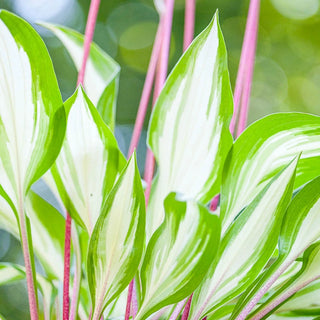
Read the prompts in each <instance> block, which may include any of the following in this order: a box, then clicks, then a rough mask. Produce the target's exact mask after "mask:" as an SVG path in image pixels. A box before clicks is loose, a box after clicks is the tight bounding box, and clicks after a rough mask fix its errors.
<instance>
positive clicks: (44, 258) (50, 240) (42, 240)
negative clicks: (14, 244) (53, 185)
mask: <svg viewBox="0 0 320 320" xmlns="http://www.w3.org/2000/svg"><path fill="white" fill-rule="evenodd" d="M0 208H1V211H0V226H1V228H3V229H4V230H6V231H8V232H9V233H11V234H12V235H13V236H14V237H16V238H17V239H19V229H18V224H17V220H16V218H15V215H14V213H13V211H12V208H11V207H10V206H9V204H8V203H7V202H6V201H5V200H4V199H3V198H1V197H0ZM25 210H26V213H27V214H28V217H29V219H30V223H31V234H32V240H33V248H34V251H35V254H36V256H37V258H38V259H39V261H40V262H41V264H42V267H43V268H44V271H45V272H46V274H47V276H48V277H49V278H52V279H60V280H62V279H63V265H64V264H63V252H64V249H63V248H64V229H65V219H64V218H63V216H62V215H61V214H60V213H59V212H58V211H57V210H56V209H55V208H53V207H52V206H51V205H50V204H49V203H47V202H46V201H45V200H44V199H42V198H41V197H40V196H38V195H37V194H36V193H34V192H33V191H29V192H28V194H27V198H26V200H25Z"/></svg>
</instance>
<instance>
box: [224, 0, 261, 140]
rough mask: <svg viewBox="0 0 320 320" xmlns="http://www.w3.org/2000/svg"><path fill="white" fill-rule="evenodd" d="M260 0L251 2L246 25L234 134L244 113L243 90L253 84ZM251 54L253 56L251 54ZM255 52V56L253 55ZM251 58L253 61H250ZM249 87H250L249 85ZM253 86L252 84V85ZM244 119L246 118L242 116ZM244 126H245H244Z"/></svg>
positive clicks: (237, 83)
mask: <svg viewBox="0 0 320 320" xmlns="http://www.w3.org/2000/svg"><path fill="white" fill-rule="evenodd" d="M259 10H260V0H251V1H250V6H249V13H248V19H247V24H246V30H245V35H244V40H243V45H242V50H241V57H240V64H239V69H238V74H237V80H236V86H235V91H234V113H233V117H232V119H231V123H230V131H231V133H232V134H233V133H234V130H235V126H236V122H237V118H238V114H239V112H240V114H241V113H242V112H243V111H242V107H241V110H239V109H240V99H241V96H242V94H243V88H244V86H245V84H244V83H245V82H251V81H252V77H251V78H250V77H247V73H248V67H249V66H251V67H249V71H250V69H251V68H253V65H254V55H255V51H256V42H257V30H258V21H259ZM250 52H251V54H250ZM252 52H253V55H252ZM250 58H251V59H250ZM247 86H248V85H247ZM250 86H251V84H250ZM247 103H248V101H247ZM242 118H243V119H244V118H246V117H244V116H242ZM242 126H243V124H242Z"/></svg>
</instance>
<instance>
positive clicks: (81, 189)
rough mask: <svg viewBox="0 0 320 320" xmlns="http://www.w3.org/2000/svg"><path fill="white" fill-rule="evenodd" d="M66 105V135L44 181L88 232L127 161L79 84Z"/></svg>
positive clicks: (91, 228) (90, 230)
mask: <svg viewBox="0 0 320 320" xmlns="http://www.w3.org/2000/svg"><path fill="white" fill-rule="evenodd" d="M65 108H66V112H67V114H68V120H67V130H66V137H65V140H64V142H63V145H62V149H61V152H60V154H59V157H58V158H57V160H56V162H55V163H54V165H53V166H52V168H51V171H50V172H51V173H50V175H49V174H48V175H46V176H45V181H46V182H47V183H48V184H49V186H51V187H52V189H55V188H56V189H57V190H58V193H59V196H60V198H61V200H62V202H63V204H64V206H65V208H66V210H67V211H68V212H69V214H70V215H71V216H72V218H73V219H75V220H76V221H77V222H78V223H79V224H80V225H81V226H82V227H83V228H84V229H86V230H87V231H88V232H89V234H91V232H92V230H93V227H94V225H95V222H96V221H97V219H98V217H99V215H100V213H101V208H102V204H103V203H104V201H105V199H106V197H107V196H108V193H109V192H110V190H111V188H112V187H113V185H114V182H115V180H116V178H117V176H118V174H119V172H120V171H121V170H122V169H123V167H124V165H125V162H126V161H125V158H124V156H123V155H122V153H121V152H120V150H119V148H118V145H117V141H116V139H115V138H114V136H113V134H112V132H111V130H110V129H109V128H108V126H107V125H106V124H105V123H104V122H103V120H102V118H101V117H100V115H99V113H98V111H97V110H96V108H95V107H94V105H93V104H92V103H91V102H90V100H89V98H88V97H87V96H86V94H85V92H84V91H83V89H82V88H81V87H79V88H78V89H77V91H76V92H75V94H74V95H73V96H72V97H71V98H70V99H69V100H67V101H66V102H65ZM51 174H52V176H51ZM52 177H53V179H52Z"/></svg>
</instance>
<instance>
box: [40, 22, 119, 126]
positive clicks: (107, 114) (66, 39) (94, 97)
mask: <svg viewBox="0 0 320 320" xmlns="http://www.w3.org/2000/svg"><path fill="white" fill-rule="evenodd" d="M41 25H42V26H44V27H46V28H48V29H49V30H51V31H52V32H53V33H54V34H55V35H56V36H57V37H58V39H59V40H60V41H61V42H62V43H63V45H64V46H65V48H66V49H67V50H68V52H69V54H70V56H71V58H72V60H73V62H74V64H75V66H76V68H77V70H78V71H79V70H80V68H81V64H82V59H83V44H84V36H83V35H82V34H80V33H78V32H76V31H74V30H72V29H69V28H66V27H62V26H56V25H52V24H48V23H41ZM119 75H120V66H119V65H118V64H117V63H116V62H115V61H114V60H113V59H112V58H111V57H110V56H109V55H107V54H106V53H105V52H104V51H103V50H102V49H101V48H100V47H99V46H97V45H96V44H95V43H91V47H90V53H89V59H88V62H87V66H86V76H85V79H84V87H85V88H86V92H87V94H88V96H89V98H90V100H91V101H92V102H93V104H94V105H95V106H96V107H97V109H98V111H99V113H100V115H101V117H102V118H103V120H104V121H105V123H106V124H107V125H108V126H109V127H110V128H111V130H114V126H115V115H116V103H117V95H118V86H119Z"/></svg>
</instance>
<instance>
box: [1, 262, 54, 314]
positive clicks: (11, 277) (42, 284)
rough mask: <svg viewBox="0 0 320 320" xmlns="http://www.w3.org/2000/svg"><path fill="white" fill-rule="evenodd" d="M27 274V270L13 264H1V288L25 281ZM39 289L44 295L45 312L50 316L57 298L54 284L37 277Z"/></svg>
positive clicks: (39, 276)
mask: <svg viewBox="0 0 320 320" xmlns="http://www.w3.org/2000/svg"><path fill="white" fill-rule="evenodd" d="M25 278H26V272H25V268H24V267H22V266H19V265H17V264H13V263H5V262H0V286H3V285H6V284H12V283H14V282H16V281H19V280H25ZM36 278H37V283H38V286H39V289H40V291H41V293H42V297H43V304H44V312H45V314H47V315H50V312H51V302H52V301H53V299H54V296H56V294H57V291H56V289H55V288H54V287H53V285H52V283H51V282H50V281H48V280H47V279H46V278H44V277H43V276H41V275H40V274H37V275H36Z"/></svg>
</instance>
